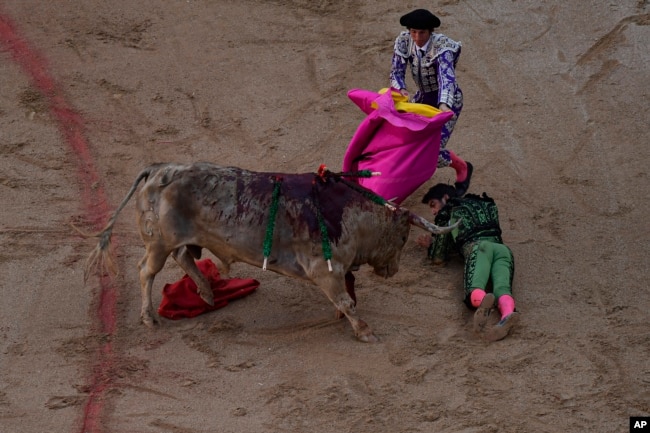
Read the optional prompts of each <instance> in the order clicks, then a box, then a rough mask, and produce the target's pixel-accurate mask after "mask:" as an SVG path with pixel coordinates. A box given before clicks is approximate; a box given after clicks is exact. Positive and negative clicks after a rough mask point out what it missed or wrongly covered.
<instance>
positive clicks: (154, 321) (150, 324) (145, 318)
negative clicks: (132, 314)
mask: <svg viewBox="0 0 650 433" xmlns="http://www.w3.org/2000/svg"><path fill="white" fill-rule="evenodd" d="M140 322H142V324H143V325H145V326H146V327H147V328H154V327H155V326H156V325H159V324H160V321H159V320H158V318H157V317H155V316H153V315H152V314H143V315H142V316H140Z"/></svg>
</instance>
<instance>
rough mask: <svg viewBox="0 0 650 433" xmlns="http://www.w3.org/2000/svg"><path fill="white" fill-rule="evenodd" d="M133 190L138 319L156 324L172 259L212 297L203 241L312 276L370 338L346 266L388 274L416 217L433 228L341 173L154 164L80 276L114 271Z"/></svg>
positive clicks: (222, 254) (256, 262)
mask: <svg viewBox="0 0 650 433" xmlns="http://www.w3.org/2000/svg"><path fill="white" fill-rule="evenodd" d="M143 180H144V181H145V182H144V185H143V186H142V188H141V189H140V190H139V192H138V194H137V197H136V213H137V215H136V216H137V225H138V228H139V231H140V236H141V238H142V241H143V242H144V246H145V253H144V256H143V257H142V259H141V260H140V262H139V265H138V267H139V272H140V285H141V300H142V308H141V320H142V322H143V323H144V324H146V325H148V326H153V325H154V324H155V323H157V321H158V319H157V316H156V315H155V313H154V309H153V305H152V299H151V291H152V286H153V282H154V278H155V276H156V274H157V273H158V272H160V270H161V269H162V268H163V266H164V264H165V262H166V260H167V258H168V257H169V255H170V254H171V256H172V257H173V258H174V260H176V262H177V263H178V264H179V265H180V267H181V268H182V269H183V270H184V271H185V272H186V273H187V275H189V276H190V277H191V278H192V280H194V282H195V283H196V285H197V287H198V289H197V290H198V293H199V295H200V296H201V298H202V299H203V300H204V301H205V302H207V303H208V304H210V305H212V304H213V293H212V291H211V289H210V284H209V282H208V280H207V279H206V278H205V276H204V275H203V274H201V272H200V271H199V269H198V268H197V266H196V264H195V260H196V259H198V258H200V257H201V251H202V249H203V248H206V249H208V250H209V251H210V252H212V254H214V256H215V257H217V258H218V259H219V261H220V262H221V271H222V273H223V274H224V275H228V273H229V271H230V266H231V264H233V263H235V262H244V263H248V264H250V265H253V266H257V267H263V268H264V269H269V270H271V271H273V272H276V273H279V274H283V275H286V276H290V277H295V278H299V279H301V280H304V281H307V282H311V283H313V284H315V285H317V286H318V287H320V288H321V289H322V291H323V292H324V293H325V295H326V296H327V297H328V298H329V300H330V301H331V302H332V303H333V304H334V306H335V307H336V311H337V315H339V317H342V316H345V317H347V318H348V320H349V321H350V324H351V325H352V328H353V330H354V333H355V335H356V337H357V338H358V339H359V340H361V341H365V342H372V341H377V337H376V336H375V335H374V334H373V332H372V330H371V328H370V327H369V326H368V325H367V324H366V323H365V322H364V321H363V320H361V319H360V318H359V315H358V314H357V311H356V298H355V296H354V288H353V282H354V277H353V275H352V271H353V270H356V269H358V268H359V266H361V265H364V264H368V265H370V266H372V267H373V268H374V272H375V273H376V274H378V275H380V276H383V277H386V278H388V277H391V276H393V275H394V274H395V273H396V272H397V271H398V267H399V260H400V255H401V251H402V248H403V247H404V245H405V243H406V240H407V238H408V235H409V232H410V225H411V224H413V225H415V226H418V227H420V228H422V229H424V230H427V231H430V232H432V233H446V232H448V231H450V230H452V229H453V228H454V226H452V227H444V228H442V227H438V226H436V225H434V224H432V223H430V222H429V221H427V220H425V219H424V218H421V217H419V216H417V215H415V214H413V213H411V212H409V211H408V210H406V209H405V208H402V207H399V206H393V205H392V204H391V203H390V202H387V201H386V200H383V199H381V198H380V197H378V196H376V195H374V194H373V193H372V192H371V191H369V190H366V189H365V188H363V187H361V186H359V185H358V184H356V183H354V182H351V181H349V180H346V178H345V176H341V175H340V174H333V173H331V172H329V171H327V170H319V172H318V173H305V174H286V173H260V172H253V171H247V170H244V169H241V168H237V167H221V166H218V165H214V164H210V163H206V162H202V163H193V164H189V165H183V164H176V163H161V164H154V165H151V166H149V167H147V168H145V169H143V170H142V171H141V172H140V173H139V174H138V176H137V177H136V179H135V181H134V182H133V184H132V186H131V189H130V190H129V192H128V193H127V194H126V196H125V197H124V199H123V200H122V202H121V203H120V205H119V206H118V208H117V209H116V210H115V212H114V213H113V215H112V216H111V218H110V219H109V221H108V223H107V224H106V226H105V227H104V228H103V230H102V231H101V232H100V233H98V234H96V235H95V236H96V237H98V238H99V242H98V244H97V246H96V248H95V249H94V251H93V252H92V253H91V254H90V256H89V257H88V260H87V262H86V268H85V272H84V278H85V279H87V278H88V276H89V275H90V274H91V273H92V271H93V270H96V269H97V268H103V269H105V270H112V271H116V267H115V266H114V265H112V263H113V261H112V258H111V253H110V251H111V248H110V242H111V236H112V231H113V225H114V224H115V222H116V219H117V217H118V215H119V213H120V212H121V211H122V209H123V208H124V207H125V206H126V204H127V203H128V201H129V200H130V199H131V197H132V196H133V195H134V194H135V192H136V190H137V189H138V185H139V184H140V182H141V181H143Z"/></svg>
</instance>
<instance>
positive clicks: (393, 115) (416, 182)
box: [343, 89, 454, 204]
mask: <svg viewBox="0 0 650 433" xmlns="http://www.w3.org/2000/svg"><path fill="white" fill-rule="evenodd" d="M391 93H392V92H391V91H387V92H385V93H384V94H380V93H376V92H371V91H369V90H362V89H353V90H350V91H349V92H348V97H349V98H350V99H351V100H352V102H354V103H355V104H356V105H357V106H358V107H359V108H360V109H361V110H362V111H363V112H364V113H366V114H367V116H366V118H365V119H364V120H363V122H361V124H360V125H359V127H358V128H357V130H356V132H355V134H354V136H353V137H352V140H351V141H350V144H349V145H348V148H347V151H346V153H345V156H344V158H343V171H358V170H372V171H375V172H381V176H373V177H370V178H355V179H354V180H356V181H357V182H358V183H359V184H361V185H363V186H364V187H366V188H368V189H370V190H372V191H373V192H374V193H376V194H378V195H380V196H381V197H383V198H385V199H386V200H393V201H394V202H395V203H397V204H400V203H401V202H403V201H404V200H405V199H406V198H407V197H408V196H409V195H411V194H412V193H413V192H415V190H416V189H418V188H419V187H420V186H421V185H422V184H424V183H425V182H426V181H427V180H429V179H430V178H431V176H433V173H434V172H435V171H436V167H437V164H438V153H439V152H440V134H441V131H442V127H443V125H444V124H445V123H447V121H449V119H451V118H452V117H453V115H454V113H453V112H451V111H450V112H441V113H440V114H436V115H435V116H433V117H427V116H423V115H420V114H415V113H409V112H402V111H398V110H397V109H396V108H395V102H394V101H393V97H392V94H391ZM373 102H374V103H375V106H376V107H377V108H373V106H372V103H373ZM362 155H363V157H362V158H360V157H361V156H362Z"/></svg>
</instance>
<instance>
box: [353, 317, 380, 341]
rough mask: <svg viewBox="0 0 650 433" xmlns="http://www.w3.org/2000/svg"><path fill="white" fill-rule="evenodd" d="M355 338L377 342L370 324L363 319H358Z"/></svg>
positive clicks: (377, 339)
mask: <svg viewBox="0 0 650 433" xmlns="http://www.w3.org/2000/svg"><path fill="white" fill-rule="evenodd" d="M356 335H357V339H358V340H359V341H362V342H364V343H377V342H379V338H377V336H376V335H375V334H374V333H373V332H372V329H370V326H368V324H367V323H366V322H364V321H363V320H359V324H358V328H357V329H356Z"/></svg>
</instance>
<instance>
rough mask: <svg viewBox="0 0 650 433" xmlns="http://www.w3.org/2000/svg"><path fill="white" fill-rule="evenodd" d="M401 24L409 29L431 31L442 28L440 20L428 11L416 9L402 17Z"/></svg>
mask: <svg viewBox="0 0 650 433" xmlns="http://www.w3.org/2000/svg"><path fill="white" fill-rule="evenodd" d="M399 23H400V24H401V25H403V26H404V27H406V28H409V29H418V30H430V29H435V28H436V27H440V18H438V17H437V16H435V15H434V14H432V13H431V12H429V11H428V10H426V9H416V10H414V11H413V12H409V13H407V14H406V15H402V18H400V19H399Z"/></svg>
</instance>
